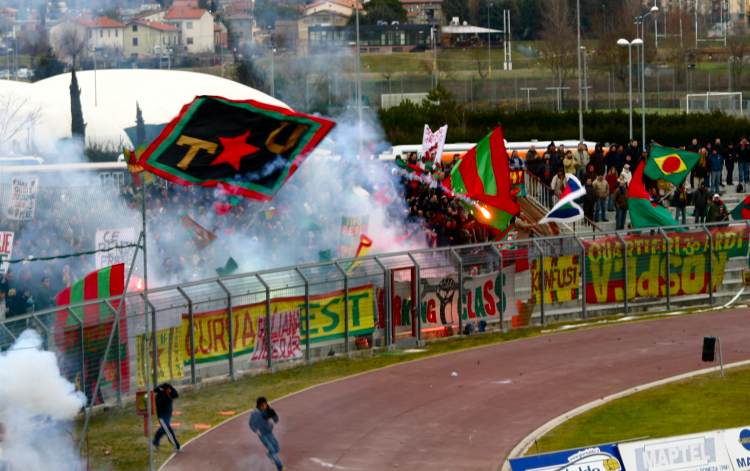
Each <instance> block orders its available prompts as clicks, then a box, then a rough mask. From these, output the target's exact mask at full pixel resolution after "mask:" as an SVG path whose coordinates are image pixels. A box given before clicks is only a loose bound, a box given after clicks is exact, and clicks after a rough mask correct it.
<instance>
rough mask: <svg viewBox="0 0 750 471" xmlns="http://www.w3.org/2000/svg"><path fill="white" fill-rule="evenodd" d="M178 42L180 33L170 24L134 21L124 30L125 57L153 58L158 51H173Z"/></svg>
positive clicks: (142, 20) (141, 20)
mask: <svg viewBox="0 0 750 471" xmlns="http://www.w3.org/2000/svg"><path fill="white" fill-rule="evenodd" d="M179 42H180V31H179V29H178V28H177V26H176V25H173V24H170V23H162V22H160V21H147V20H144V19H136V20H133V21H131V22H130V23H128V25H127V27H126V28H125V55H126V56H130V57H134V56H135V57H139V56H153V55H156V54H158V53H159V52H160V51H166V50H169V49H175V48H176V47H177V46H178V44H179Z"/></svg>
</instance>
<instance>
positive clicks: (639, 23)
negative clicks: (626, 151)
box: [635, 5, 659, 150]
mask: <svg viewBox="0 0 750 471" xmlns="http://www.w3.org/2000/svg"><path fill="white" fill-rule="evenodd" d="M658 12H659V7H657V6H656V5H654V6H652V7H651V9H649V11H647V12H646V13H644V14H643V15H641V16H636V17H635V25H636V29H637V30H638V31H639V33H640V36H639V38H638V39H639V40H640V42H639V43H638V45H639V46H641V148H642V149H643V150H646V81H645V80H646V45H645V44H644V42H643V36H644V33H645V31H644V30H645V29H646V27H645V25H644V23H643V22H644V20H645V19H646V18H647V17H648V16H649V15H653V14H656V13H658ZM639 26H640V28H638V27H639Z"/></svg>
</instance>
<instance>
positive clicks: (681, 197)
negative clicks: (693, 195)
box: [671, 183, 690, 225]
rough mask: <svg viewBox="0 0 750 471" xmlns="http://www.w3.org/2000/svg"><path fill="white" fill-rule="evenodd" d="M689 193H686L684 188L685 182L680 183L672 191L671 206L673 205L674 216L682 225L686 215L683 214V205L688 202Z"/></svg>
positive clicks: (685, 221) (684, 222) (685, 220)
mask: <svg viewBox="0 0 750 471" xmlns="http://www.w3.org/2000/svg"><path fill="white" fill-rule="evenodd" d="M689 199H690V195H688V192H687V190H686V189H685V184H684V183H683V184H681V185H680V186H679V187H678V188H677V189H676V190H675V192H674V195H673V196H672V201H671V203H672V206H674V218H675V219H677V220H678V221H681V223H682V224H683V225H685V224H687V215H686V214H685V207H686V206H687V204H688V200H689Z"/></svg>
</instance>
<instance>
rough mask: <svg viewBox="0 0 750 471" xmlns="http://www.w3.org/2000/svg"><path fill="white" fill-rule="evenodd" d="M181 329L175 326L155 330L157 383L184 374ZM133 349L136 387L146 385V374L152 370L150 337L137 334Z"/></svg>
mask: <svg viewBox="0 0 750 471" xmlns="http://www.w3.org/2000/svg"><path fill="white" fill-rule="evenodd" d="M182 330H183V329H182V326H177V327H168V328H166V329H161V330H157V331H156V352H157V362H158V365H157V374H158V383H162V382H165V381H170V380H172V379H174V378H181V377H182V376H183V374H184V368H183V366H184V363H185V357H184V350H183V349H182V344H181V342H182V338H183V331H182ZM149 337H150V336H149ZM135 349H136V352H137V353H136V371H137V375H138V376H137V380H138V387H139V388H142V387H144V386H145V385H146V375H147V374H151V372H152V371H153V366H152V365H151V364H150V362H151V360H152V358H153V343H152V341H151V339H149V340H148V341H146V340H145V335H138V336H136V338H135ZM146 358H148V359H149V365H148V367H147V366H146Z"/></svg>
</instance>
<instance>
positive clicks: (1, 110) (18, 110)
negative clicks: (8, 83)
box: [0, 93, 42, 153]
mask: <svg viewBox="0 0 750 471" xmlns="http://www.w3.org/2000/svg"><path fill="white" fill-rule="evenodd" d="M41 114H42V110H41V109H40V108H38V107H34V106H32V104H31V102H30V101H29V99H28V98H25V97H19V96H16V95H14V94H12V93H9V94H6V95H0V148H1V149H5V150H9V148H10V150H18V151H20V152H22V153H32V152H33V151H32V150H31V149H28V148H27V149H24V148H21V149H13V147H14V145H15V146H17V144H18V142H17V141H18V140H19V139H20V138H22V137H23V136H26V135H27V134H28V135H30V134H31V129H32V128H33V127H34V125H35V124H36V122H37V121H38V120H39V118H40V116H41ZM14 141H16V142H15V143H14ZM27 145H30V143H27Z"/></svg>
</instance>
